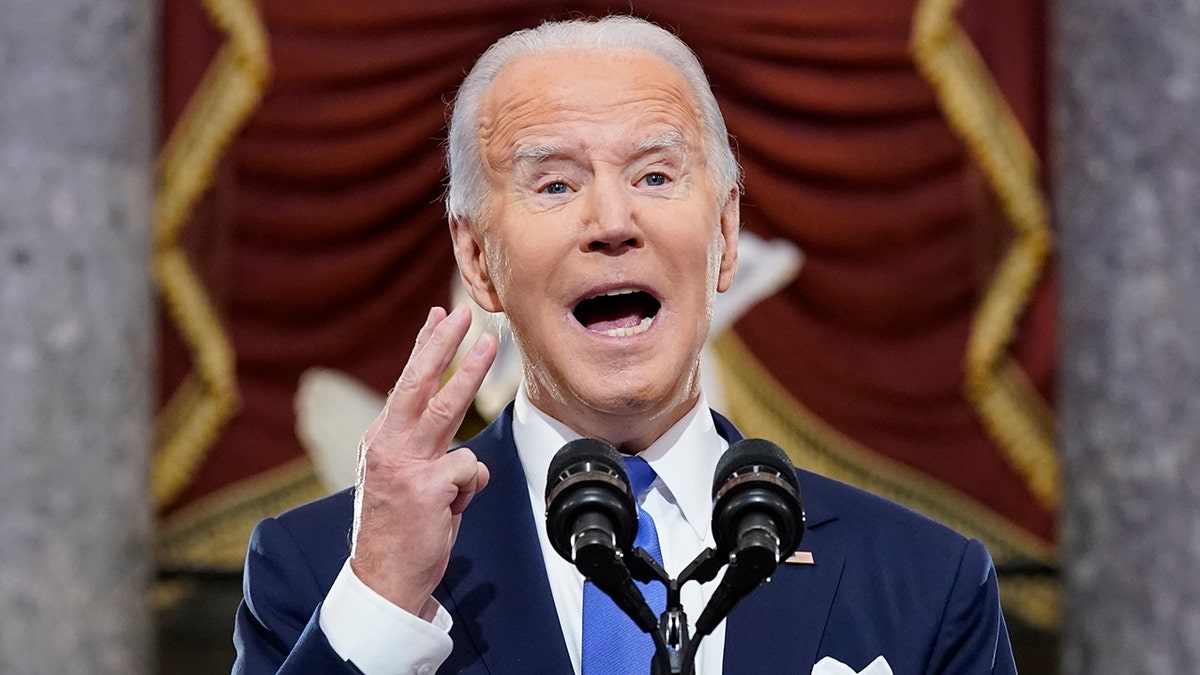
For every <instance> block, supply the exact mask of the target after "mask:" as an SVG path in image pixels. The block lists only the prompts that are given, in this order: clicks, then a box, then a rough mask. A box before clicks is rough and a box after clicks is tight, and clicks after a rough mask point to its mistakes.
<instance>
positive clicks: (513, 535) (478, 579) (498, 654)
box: [443, 405, 572, 674]
mask: <svg viewBox="0 0 1200 675" xmlns="http://www.w3.org/2000/svg"><path fill="white" fill-rule="evenodd" d="M511 424H512V407H511V405H510V406H509V408H508V409H507V410H505V412H504V414H502V415H501V416H500V417H499V418H498V419H497V420H496V422H494V423H493V424H492V425H491V426H489V427H488V428H487V429H486V430H485V431H484V432H483V433H481V434H480V435H479V436H477V437H476V438H475V439H473V440H472V441H471V442H470V444H469V447H470V448H471V450H472V451H473V452H475V454H476V455H477V456H478V457H479V458H480V460H482V461H483V463H484V464H486V465H487V467H488V469H489V470H490V472H491V482H490V483H489V484H488V487H487V488H486V489H484V490H483V491H482V492H481V493H479V495H477V496H476V499H475V500H474V501H472V503H471V505H470V506H469V507H468V508H467V511H466V513H465V514H464V516H463V519H462V525H461V528H460V530H459V533H458V539H457V541H456V543H455V546H454V553H453V554H452V555H451V558H450V565H449V567H448V568H447V570H446V575H445V578H444V581H443V589H444V590H445V592H446V595H448V596H449V597H450V598H451V599H452V602H453V604H454V606H455V611H454V613H455V615H456V616H455V617H454V620H455V624H456V627H457V626H462V627H463V629H464V630H465V632H466V633H467V635H468V636H469V638H470V640H471V642H472V643H473V644H474V646H475V649H476V651H477V652H478V653H479V655H480V656H481V657H482V659H483V661H484V663H485V664H486V666H487V670H488V671H489V672H491V673H497V674H500V673H570V672H572V668H571V661H570V657H569V656H568V655H567V649H566V645H565V644H564V641H563V637H562V629H561V627H560V626H559V623H558V612H557V610H556V609H555V607H554V600H553V597H552V596H551V594H550V585H549V582H548V581H547V578H546V568H545V563H544V562H543V561H542V554H541V546H540V544H539V543H538V538H537V531H536V530H535V529H534V521H533V518H534V514H533V513H532V512H531V509H530V505H529V496H528V494H529V492H528V488H527V487H526V482H525V473H524V470H523V469H522V468H521V462H520V460H519V459H518V457H517V453H516V449H515V446H514V444H513V439H512V426H511ZM538 517H541V514H538ZM455 651H456V653H455V654H453V655H452V656H451V657H450V661H448V662H447V663H446V664H445V667H444V670H446V671H449V672H458V670H459V669H461V668H463V667H465V665H466V663H465V662H464V663H454V662H455V661H456V660H457V659H459V658H465V659H468V660H469V656H468V655H460V654H459V653H458V652H459V650H458V649H456V650H455Z"/></svg>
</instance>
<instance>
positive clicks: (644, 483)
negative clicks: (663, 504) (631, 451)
mask: <svg viewBox="0 0 1200 675" xmlns="http://www.w3.org/2000/svg"><path fill="white" fill-rule="evenodd" d="M621 459H623V460H625V471H626V473H628V474H629V487H630V489H632V490H633V496H634V498H635V499H636V498H639V497H641V496H642V493H644V492H645V491H646V490H649V489H650V484H651V483H653V482H654V479H655V478H657V477H658V474H657V473H655V472H654V469H652V468H651V467H650V465H649V464H647V463H646V460H644V459H642V458H641V457H638V456H636V455H626V456H624V457H622V458H621Z"/></svg>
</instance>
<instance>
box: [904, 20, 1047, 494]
mask: <svg viewBox="0 0 1200 675" xmlns="http://www.w3.org/2000/svg"><path fill="white" fill-rule="evenodd" d="M959 4H960V0H921V2H920V3H919V4H918V5H917V10H916V14H915V16H914V18H913V34H912V53H913V60H914V62H915V63H916V66H917V69H918V70H919V71H920V72H921V74H922V75H923V76H924V77H925V79H926V80H927V81H928V82H929V84H930V86H932V87H933V90H934V92H935V94H936V95H937V98H938V103H939V105H940V106H941V108H942V112H943V113H944V114H945V116H946V120H947V122H948V123H949V124H950V127H951V128H952V129H954V131H955V132H956V133H957V134H958V135H959V136H960V137H962V139H963V141H964V142H965V143H966V145H967V147H968V148H969V150H970V152H971V154H972V156H973V157H974V158H975V161H976V162H978V163H979V166H980V168H981V169H982V170H983V173H984V175H985V177H986V178H987V181H988V184H989V186H990V187H991V189H992V192H993V194H994V195H995V196H996V199H997V201H998V203H999V204H1000V207H1001V209H1002V210H1003V212H1004V214H1005V216H1006V217H1007V218H1008V221H1009V223H1011V224H1012V227H1013V230H1014V235H1015V236H1014V239H1013V242H1012V244H1011V245H1010V247H1009V249H1008V251H1007V253H1006V254H1005V255H1004V257H1003V258H1002V259H1001V261H1000V264H999V267H998V268H997V270H996V274H995V277H994V278H993V280H992V284H991V285H990V286H989V287H988V289H987V292H986V294H985V295H984V297H983V299H982V301H981V302H980V305H979V307H978V309H977V310H976V312H975V317H974V320H973V322H972V328H971V335H970V338H969V339H968V341H967V353H966V359H965V364H964V367H965V371H966V393H967V398H968V399H969V400H970V401H971V403H972V404H973V405H974V406H975V408H976V410H978V411H979V414H980V417H981V418H982V419H983V422H984V426H985V427H986V428H987V430H988V433H989V434H991V436H992V438H993V439H994V440H995V441H996V443H997V445H999V447H1000V449H1001V450H1002V451H1003V452H1004V453H1005V456H1006V457H1007V459H1008V461H1009V463H1010V464H1011V465H1012V466H1013V467H1014V468H1016V469H1017V471H1019V472H1020V474H1021V475H1022V476H1023V477H1024V478H1025V480H1026V483H1027V485H1028V486H1029V489H1030V491H1031V492H1032V493H1033V494H1034V496H1036V497H1037V499H1038V500H1039V501H1040V502H1041V503H1042V505H1043V506H1045V507H1046V508H1047V509H1050V510H1055V509H1057V508H1058V505H1059V504H1060V502H1061V499H1062V496H1061V490H1060V487H1059V463H1058V457H1057V454H1056V452H1055V447H1054V420H1053V415H1052V414H1051V413H1050V412H1049V408H1048V406H1047V405H1046V403H1045V401H1043V400H1042V398H1041V395H1040V394H1039V393H1038V392H1037V390H1036V389H1035V388H1034V387H1033V386H1032V385H1031V383H1030V382H1029V381H1028V379H1027V378H1026V377H1025V376H1024V374H1023V373H1022V372H1021V371H1020V367H1019V366H1018V365H1017V364H1016V363H1015V362H1014V361H1013V360H1012V359H1011V358H1010V357H1009V356H1008V353H1007V348H1008V345H1009V343H1010V342H1012V338H1013V335H1014V334H1015V332H1016V326H1017V320H1018V319H1019V318H1020V316H1021V313H1022V312H1023V311H1024V310H1025V308H1026V306H1027V305H1028V303H1029V298H1030V296H1031V294H1032V292H1033V288H1034V285H1035V284H1036V283H1037V280H1038V278H1039V277H1040V276H1041V273H1042V268H1043V267H1044V266H1045V262H1046V259H1047V257H1048V256H1049V255H1050V248H1051V245H1052V244H1051V234H1050V227H1049V221H1050V216H1049V208H1048V207H1047V205H1046V199H1045V197H1044V196H1043V194H1042V191H1041V188H1040V187H1039V184H1038V161H1037V155H1036V153H1035V152H1034V151H1033V148H1032V147H1031V146H1030V144H1029V141H1028V139H1027V138H1026V137H1025V134H1024V132H1023V131H1022V130H1021V126H1020V124H1019V123H1018V122H1017V120H1016V118H1015V117H1014V116H1013V114H1012V111H1011V110H1010V109H1009V107H1008V104H1007V102H1006V101H1005V99H1004V96H1003V94H1002V93H1001V92H1000V90H999V89H998V87H997V86H996V83H995V82H994V81H993V80H992V77H991V74H990V73H989V72H988V69H987V65H986V64H985V63H984V62H983V59H982V58H980V56H979V54H978V52H976V51H975V48H974V46H973V45H972V44H971V40H970V38H969V37H968V36H967V34H966V33H965V32H964V31H963V30H962V28H961V27H960V26H959V25H958V23H957V22H956V21H955V13H956V12H957V10H958V7H959Z"/></svg>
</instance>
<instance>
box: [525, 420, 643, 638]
mask: <svg viewBox="0 0 1200 675" xmlns="http://www.w3.org/2000/svg"><path fill="white" fill-rule="evenodd" d="M546 533H547V535H549V537H550V544H551V546H553V547H554V550H555V551H557V552H558V554H559V555H561V556H562V557H563V558H566V559H567V561H568V562H570V563H572V564H574V565H575V567H577V568H578V569H579V571H580V572H582V573H583V575H584V576H585V577H587V578H588V579H590V580H591V581H592V583H593V584H595V585H596V587H597V588H599V589H600V590H601V591H603V592H604V593H605V594H606V595H608V596H609V597H610V598H612V599H613V602H615V603H616V604H617V606H618V607H620V608H621V610H622V611H623V612H625V613H626V614H628V615H629V616H630V617H631V618H632V619H633V620H634V623H636V624H637V625H638V627H639V628H641V629H642V630H643V631H645V632H647V633H651V634H652V635H653V634H654V631H656V630H657V628H658V618H657V617H656V616H654V612H653V611H652V610H651V609H650V607H649V605H647V604H646V601H645V599H644V598H643V597H642V593H641V591H639V590H638V588H637V586H636V585H635V584H634V583H633V578H632V577H631V576H630V574H629V569H628V568H627V567H626V566H625V556H627V555H629V554H630V550H631V549H632V548H633V540H634V537H635V536H636V535H637V502H636V501H634V497H633V491H632V490H631V489H630V487H629V475H628V474H627V473H626V471H625V464H624V462H622V461H621V454H620V453H619V452H617V449H616V448H614V447H613V446H612V445H609V444H608V443H605V442H604V441H602V440H599V439H596V438H580V439H577V440H574V441H571V442H570V443H567V444H566V445H564V446H563V447H562V449H561V450H559V451H558V453H557V454H556V455H555V456H554V459H552V460H551V461H550V469H549V471H548V472H547V475H546Z"/></svg>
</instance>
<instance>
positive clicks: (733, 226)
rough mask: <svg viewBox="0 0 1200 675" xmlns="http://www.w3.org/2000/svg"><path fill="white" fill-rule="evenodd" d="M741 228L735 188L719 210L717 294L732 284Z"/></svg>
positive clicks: (735, 269) (739, 198)
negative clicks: (719, 249) (719, 270)
mask: <svg viewBox="0 0 1200 675" xmlns="http://www.w3.org/2000/svg"><path fill="white" fill-rule="evenodd" d="M741 227H742V200H741V194H740V190H738V189H737V188H736V187H735V188H733V189H732V190H731V191H730V192H729V198H728V199H726V200H725V206H724V207H723V208H722V209H721V241H722V250H721V272H720V276H719V277H717V292H718V293H724V292H725V291H727V290H729V285H730V284H732V283H733V275H734V273H735V272H737V255H738V231H739V230H740V229H741Z"/></svg>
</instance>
